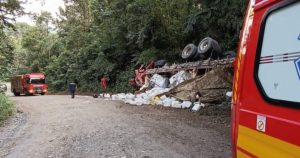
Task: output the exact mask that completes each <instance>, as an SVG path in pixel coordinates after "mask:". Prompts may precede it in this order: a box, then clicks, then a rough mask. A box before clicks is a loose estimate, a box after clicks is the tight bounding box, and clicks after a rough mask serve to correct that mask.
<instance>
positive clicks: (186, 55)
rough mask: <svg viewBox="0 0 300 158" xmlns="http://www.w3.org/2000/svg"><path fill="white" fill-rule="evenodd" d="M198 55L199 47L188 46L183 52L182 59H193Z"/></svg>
mask: <svg viewBox="0 0 300 158" xmlns="http://www.w3.org/2000/svg"><path fill="white" fill-rule="evenodd" d="M196 54H197V46H195V45H194V44H188V45H187V46H186V47H185V48H184V49H183V51H182V54H181V57H182V59H193V57H194V56H195V55H196Z"/></svg>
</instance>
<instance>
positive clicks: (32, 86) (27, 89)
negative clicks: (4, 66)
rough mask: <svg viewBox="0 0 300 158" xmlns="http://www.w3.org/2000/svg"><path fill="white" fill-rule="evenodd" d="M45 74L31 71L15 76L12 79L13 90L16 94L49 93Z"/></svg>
mask: <svg viewBox="0 0 300 158" xmlns="http://www.w3.org/2000/svg"><path fill="white" fill-rule="evenodd" d="M45 79H46V77H45V75H44V74H43V73H31V74H25V75H19V76H14V77H13V78H12V80H11V92H12V93H13V94H14V95H15V96H19V95H20V94H25V95H33V94H41V95H44V94H46V93H47V88H48V86H47V84H46V83H45Z"/></svg>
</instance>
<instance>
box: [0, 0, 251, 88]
mask: <svg viewBox="0 0 300 158" xmlns="http://www.w3.org/2000/svg"><path fill="white" fill-rule="evenodd" d="M14 1H15V2H18V1H17V0H14ZM64 1H65V4H66V7H65V9H60V13H59V17H58V18H53V17H51V14H50V13H48V12H41V13H40V14H37V15H34V16H33V19H34V21H35V26H29V25H28V24H24V23H17V24H16V25H15V26H14V29H11V28H12V27H10V26H7V27H4V28H6V29H5V31H2V32H5V33H4V34H3V33H2V34H0V36H1V38H0V39H1V40H4V39H7V40H9V41H8V42H6V45H7V46H5V47H2V46H1V47H0V49H1V53H2V54H3V52H4V51H2V50H5V52H7V53H8V54H10V53H12V55H11V56H12V57H13V58H12V59H10V58H7V60H8V61H7V65H9V67H7V68H8V69H5V72H6V74H7V75H6V76H9V75H14V74H22V73H27V72H44V73H45V74H46V75H47V78H48V84H49V88H50V90H52V91H64V90H66V86H67V83H68V82H70V81H73V80H77V81H78V87H79V90H80V91H83V92H84V91H89V92H95V91H99V87H100V84H99V77H102V76H103V75H107V76H108V77H109V78H110V80H109V91H113V92H121V91H122V92H126V91H131V90H132V89H131V87H130V86H129V85H128V79H129V78H131V77H133V75H134V74H133V70H134V69H135V68H136V67H137V65H138V64H146V63H147V62H149V61H150V60H156V59H166V60H167V61H168V62H184V61H182V59H181V58H180V53H181V50H182V48H184V46H185V45H186V44H189V43H194V44H198V43H199V41H201V39H203V38H205V37H207V36H210V37H212V38H214V39H216V40H217V41H219V43H220V44H221V45H222V47H223V49H224V50H234V51H235V50H236V46H237V44H238V43H237V42H238V38H239V32H240V29H241V26H242V19H243V15H244V10H245V7H246V4H247V0H201V1H200V0H151V1H149V0H123V1H120V0H64ZM17 9H18V8H17ZM2 30H3V29H2ZM0 33H1V32H0ZM5 36H8V37H9V38H3V37H5ZM1 44H5V43H3V42H1ZM4 48H5V49H4ZM7 49H9V50H7ZM6 50H7V51H6ZM11 50H12V51H11ZM0 57H1V56H0ZM1 71H2V70H1ZM3 71H4V70H3Z"/></svg>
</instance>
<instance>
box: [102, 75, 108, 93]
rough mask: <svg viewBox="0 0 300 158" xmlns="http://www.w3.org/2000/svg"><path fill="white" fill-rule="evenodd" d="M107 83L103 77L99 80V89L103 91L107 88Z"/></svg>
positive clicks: (106, 79)
mask: <svg viewBox="0 0 300 158" xmlns="http://www.w3.org/2000/svg"><path fill="white" fill-rule="evenodd" d="M107 81H108V78H107V77H106V76H105V75H104V76H103V77H102V78H101V88H102V89H103V90H104V91H105V90H106V88H107Z"/></svg>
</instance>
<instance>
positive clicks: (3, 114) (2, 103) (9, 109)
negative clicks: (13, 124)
mask: <svg viewBox="0 0 300 158" xmlns="http://www.w3.org/2000/svg"><path fill="white" fill-rule="evenodd" d="M14 109H15V105H14V104H13V102H12V101H10V100H9V99H8V97H7V96H6V95H5V94H2V93H0V124H1V123H3V121H4V120H6V119H7V118H8V117H9V116H11V115H12V114H13V111H14Z"/></svg>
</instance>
